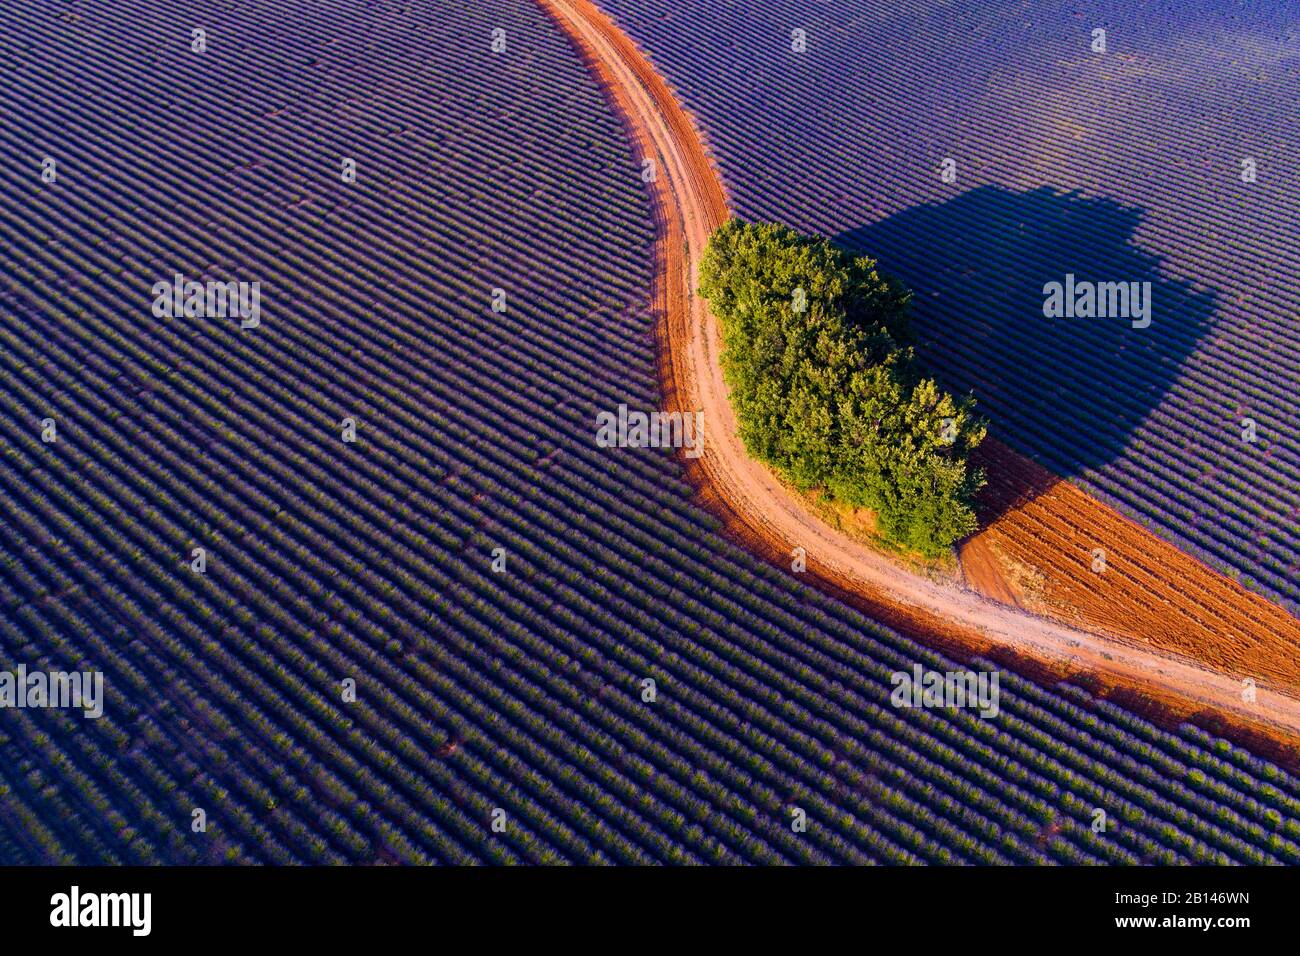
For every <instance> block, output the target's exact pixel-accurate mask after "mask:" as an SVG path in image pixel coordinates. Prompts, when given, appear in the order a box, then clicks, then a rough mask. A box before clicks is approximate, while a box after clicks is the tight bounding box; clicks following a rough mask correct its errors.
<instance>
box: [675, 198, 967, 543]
mask: <svg viewBox="0 0 1300 956" xmlns="http://www.w3.org/2000/svg"><path fill="white" fill-rule="evenodd" d="M700 294H701V295H703V296H704V297H705V298H706V299H708V300H709V304H710V306H711V307H712V309H713V313H714V315H716V316H717V317H718V321H719V322H720V323H721V328H722V341H723V352H722V365H723V373H724V375H725V377H726V380H727V384H728V386H729V387H730V388H731V400H732V404H733V407H734V409H735V412H736V418H737V421H738V422H739V427H740V437H741V439H742V440H743V441H744V443H745V447H746V449H747V450H748V451H749V453H750V454H751V455H753V456H754V457H755V458H758V459H759V460H760V461H763V462H765V463H767V464H769V465H771V466H772V467H773V468H774V469H776V471H777V472H778V473H779V474H781V475H782V477H784V478H785V479H786V480H787V481H789V482H791V483H792V484H793V485H794V486H795V487H797V488H799V489H801V490H805V491H806V490H810V489H814V488H820V489H823V490H825V491H826V492H827V493H828V494H830V495H831V496H832V497H833V498H834V499H836V500H838V501H841V502H844V503H846V504H848V505H851V506H853V507H865V508H870V509H872V510H874V511H875V512H876V515H877V528H878V530H879V532H880V534H881V535H882V536H883V537H884V538H885V539H886V540H888V541H890V542H892V543H894V544H897V545H900V546H902V547H905V548H908V549H911V550H915V551H919V552H920V553H922V554H925V555H928V556H931V557H934V556H938V555H940V554H942V553H943V552H944V551H945V550H946V549H948V548H950V547H952V545H953V544H954V542H956V541H957V540H958V539H959V538H962V537H964V536H965V535H967V534H970V533H971V532H972V531H974V530H975V528H976V520H975V512H974V508H973V504H972V502H973V498H974V495H975V492H976V491H978V490H979V488H980V487H981V486H982V485H983V483H984V476H983V474H982V473H981V472H979V471H978V470H976V469H972V468H971V467H970V465H969V456H970V451H971V449H973V448H974V447H975V446H976V445H978V444H979V443H980V441H981V440H983V438H984V433H985V426H984V423H983V422H982V421H981V420H979V419H978V418H976V416H975V413H974V404H975V403H974V399H973V398H971V397H969V396H967V397H964V398H954V397H953V396H951V395H948V394H947V393H945V392H943V391H941V390H940V389H939V388H938V386H937V385H936V384H935V383H934V381H933V380H931V379H926V378H923V377H922V376H921V375H920V373H919V372H918V371H917V368H916V360H915V356H914V353H913V343H914V336H913V332H912V328H911V322H910V319H909V315H908V301H909V299H910V294H909V293H908V292H907V291H906V290H905V289H904V288H903V287H902V286H901V285H899V284H898V283H897V282H894V281H893V280H891V279H888V278H886V277H884V276H882V275H880V273H879V272H877V271H876V264H875V262H874V261H872V260H871V259H868V258H865V257H862V256H854V255H851V254H850V253H848V252H846V251H844V250H842V249H839V248H837V247H836V246H834V245H832V244H831V243H830V242H829V241H827V240H826V239H823V238H819V237H813V236H802V235H800V234H799V233H797V232H795V231H794V230H793V229H790V228H789V227H787V226H782V225H777V224H772V223H752V224H751V223H743V222H741V221H739V220H735V219H733V220H731V221H730V222H728V223H726V224H725V225H723V226H722V227H720V228H719V229H718V230H717V231H716V232H714V234H713V235H712V236H711V237H710V239H709V244H708V246H707V247H706V249H705V250H704V254H703V256H702V259H701V263H700Z"/></svg>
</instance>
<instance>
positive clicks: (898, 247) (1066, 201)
mask: <svg viewBox="0 0 1300 956" xmlns="http://www.w3.org/2000/svg"><path fill="white" fill-rule="evenodd" d="M1142 216H1143V210H1142V209H1140V208H1137V207H1133V206H1126V205H1123V204H1121V203H1118V202H1116V201H1114V200H1111V199H1106V198H1095V197H1090V196H1084V195H1081V194H1079V193H1077V192H1060V191H1057V190H1055V189H1051V188H1048V187H1043V188H1040V189H1036V190H1032V191H1027V192H1016V191H1013V190H1009V189H1005V188H1002V187H999V186H982V187H979V188H977V189H973V190H970V191H969V192H966V193H963V194H962V195H960V196H957V197H955V198H953V199H951V200H948V201H946V202H941V203H928V204H926V205H924V206H917V207H914V208H912V209H908V210H905V211H904V212H901V213H898V214H897V215H894V216H890V217H888V218H886V219H882V220H880V221H878V222H875V223H872V224H870V225H867V226H863V227H861V228H858V229H854V230H851V231H848V232H845V233H842V234H840V235H839V236H837V237H836V239H835V241H836V242H837V243H839V244H840V245H842V246H844V247H845V248H848V249H850V250H853V251H855V252H860V253H862V254H865V255H869V256H871V257H873V258H875V259H877V260H878V261H879V266H880V269H881V270H882V271H883V272H885V273H888V274H890V275H892V276H895V277H897V278H898V279H900V280H902V281H903V282H905V283H906V284H907V285H908V287H909V288H910V289H911V290H912V293H913V299H912V306H913V309H912V314H913V321H914V325H915V328H916V332H917V336H918V340H919V341H918V344H917V353H918V355H919V357H920V359H921V363H922V365H923V366H924V368H925V369H926V371H927V372H928V373H931V374H934V375H935V376H936V377H937V378H938V379H939V380H940V382H941V383H942V384H943V385H944V386H945V387H947V388H949V389H951V390H953V391H959V392H966V391H971V392H973V393H974V394H975V398H976V400H977V402H978V409H979V411H980V413H981V414H983V415H985V416H986V417H987V418H988V419H989V423H990V432H989V433H990V436H991V437H993V438H994V439H997V440H1000V441H1002V442H1004V443H1006V444H1007V445H1009V446H1010V447H1011V448H1012V449H1013V450H1015V451H1018V452H1020V453H1021V454H1022V455H1025V456H1027V457H1029V458H1032V459H1034V460H1035V461H1037V462H1038V463H1039V464H1041V465H1043V466H1044V467H1045V468H1047V469H1049V470H1050V471H1052V472H1053V473H1055V474H1056V475H1059V476H1061V477H1072V476H1076V475H1080V474H1082V473H1084V472H1086V471H1087V470H1090V469H1096V468H1099V467H1101V466H1103V465H1106V464H1108V463H1110V462H1112V461H1114V460H1115V458H1116V457H1117V456H1118V455H1119V454H1120V453H1121V452H1123V451H1124V449H1125V448H1126V447H1127V445H1128V443H1129V441H1130V439H1131V437H1132V436H1133V435H1134V433H1135V431H1136V430H1137V429H1138V428H1139V426H1141V424H1142V423H1143V421H1145V420H1146V418H1147V416H1148V415H1149V413H1150V412H1151V411H1152V409H1154V408H1155V407H1156V406H1157V405H1158V404H1159V403H1160V402H1161V400H1162V399H1163V398H1164V396H1165V394H1166V393H1167V392H1168V391H1169V389H1170V387H1171V386H1172V385H1173V384H1174V382H1175V381H1176V380H1177V378H1178V375H1179V373H1180V369H1181V368H1182V366H1183V364H1184V362H1185V361H1186V360H1187V359H1188V358H1189V357H1190V356H1191V355H1192V353H1193V352H1194V351H1195V349H1196V347H1197V343H1198V342H1199V341H1200V339H1201V338H1202V337H1203V336H1204V335H1205V334H1206V332H1207V331H1208V330H1209V328H1210V327H1211V320H1212V317H1213V315H1214V312H1215V295H1214V293H1213V292H1212V291H1209V290H1205V289H1198V288H1195V287H1193V285H1192V284H1190V283H1188V282H1184V281H1181V280H1179V279H1176V278H1171V277H1169V276H1168V275H1166V274H1164V273H1163V272H1162V269H1161V260H1160V258H1159V257H1158V256H1155V255H1152V254H1150V253H1148V252H1146V251H1144V250H1142V249H1140V248H1138V247H1137V246H1136V245H1134V242H1133V236H1134V234H1135V232H1136V230H1137V228H1138V226H1139V225H1140V223H1141V220H1142ZM1067 275H1073V276H1074V277H1075V282H1076V284H1078V283H1082V282H1085V281H1087V282H1092V283H1103V282H1106V283H1117V282H1124V283H1134V282H1137V283H1150V287H1149V288H1150V296H1149V302H1150V325H1149V326H1147V327H1146V328H1134V327H1133V319H1132V318H1124V317H1115V316H1107V317H1092V318H1084V317H1064V316H1063V317H1059V318H1049V317H1047V316H1046V315H1045V314H1044V303H1045V300H1046V298H1047V295H1046V293H1045V291H1044V286H1045V285H1046V284H1047V283H1050V282H1057V283H1061V284H1062V285H1064V284H1065V283H1066V281H1067V279H1066V277H1067ZM1139 288H1141V287H1139ZM1138 321H1141V320H1138ZM1170 437H1171V438H1173V439H1174V440H1175V441H1177V440H1178V438H1177V436H1170ZM986 445H988V446H990V447H989V448H988V449H981V454H979V456H978V457H979V459H982V460H984V462H987V460H988V458H989V456H990V455H991V454H996V452H995V451H993V450H992V449H995V448H996V445H995V443H992V442H986ZM1019 471H1020V475H1019V477H1018V480H1017V481H1015V482H1014V484H1015V485H1017V486H1018V487H1017V489H1016V491H1015V493H1014V494H1007V492H1008V491H1009V489H1008V488H1007V487H1005V484H1006V483H1001V484H1003V485H1004V487H1002V488H1001V490H999V488H998V487H997V485H999V483H998V482H992V481H991V482H990V485H991V487H990V488H989V490H988V491H989V493H988V494H986V495H984V496H982V499H981V501H980V503H979V505H980V519H981V524H982V525H985V524H987V523H989V522H991V521H993V520H995V519H996V518H997V517H998V516H999V515H1000V514H1001V513H1002V512H1003V510H1005V509H1006V508H1009V507H1012V506H1013V505H1014V504H1016V503H1017V501H1023V500H1024V499H1025V498H1026V497H1032V496H1035V495H1037V494H1041V493H1042V492H1043V491H1044V490H1046V488H1047V487H1050V485H1051V484H1052V483H1053V482H1052V480H1051V479H1050V476H1041V475H1039V476H1037V477H1035V476H1034V475H1033V474H1031V473H1030V472H1033V471H1034V469H1029V470H1028V471H1027V470H1026V469H1024V468H1020V469H1019Z"/></svg>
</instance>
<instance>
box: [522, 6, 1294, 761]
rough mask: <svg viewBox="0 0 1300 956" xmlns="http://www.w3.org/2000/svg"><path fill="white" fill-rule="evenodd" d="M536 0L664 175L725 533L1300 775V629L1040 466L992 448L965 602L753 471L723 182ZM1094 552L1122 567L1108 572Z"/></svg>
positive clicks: (666, 285) (673, 341)
mask: <svg viewBox="0 0 1300 956" xmlns="http://www.w3.org/2000/svg"><path fill="white" fill-rule="evenodd" d="M539 2H540V3H541V5H542V6H543V7H544V8H545V9H547V10H548V11H549V12H550V13H551V14H552V15H553V16H554V18H555V19H556V21H557V22H558V23H559V25H560V26H561V28H562V29H563V30H564V31H565V32H566V33H567V34H568V35H569V37H570V38H571V39H572V41H573V42H574V44H575V46H576V47H577V49H578V50H579V52H580V53H581V55H582V56H583V58H584V59H585V61H586V62H587V63H588V65H589V66H590V67H591V69H592V70H593V72H594V73H595V74H596V75H597V76H598V77H599V79H600V80H601V82H602V83H603V85H604V87H605V90H606V93H607V95H608V96H609V97H610V99H611V101H612V102H613V104H614V106H615V108H616V109H617V110H618V112H619V114H620V115H621V116H622V117H623V119H624V122H625V124H626V125H627V128H628V131H629V134H630V135H631V136H632V138H633V140H634V142H635V143H636V145H637V148H638V150H639V152H640V154H641V156H642V157H644V158H650V159H653V160H654V162H655V168H656V172H657V176H656V179H655V181H654V182H653V183H652V186H653V192H654V215H655V219H656V222H657V225H658V241H657V259H658V261H657V269H656V284H655V290H654V295H655V307H656V309H657V312H658V316H659V335H660V339H661V341H660V346H661V347H660V362H661V373H662V380H663V387H664V393H665V404H666V405H667V407H668V408H669V409H674V410H683V411H696V410H700V409H703V411H704V418H705V424H706V428H705V436H706V439H707V441H706V445H705V453H704V455H703V456H702V457H700V458H698V459H686V458H683V459H682V460H683V462H684V464H685V466H686V469H687V474H688V477H689V478H690V480H691V481H692V483H693V485H694V486H695V487H696V489H697V490H698V492H699V495H700V499H701V502H702V503H703V504H704V505H705V506H706V507H708V508H709V509H710V510H711V511H713V512H714V513H715V514H717V515H718V516H719V517H721V518H722V519H723V521H724V522H725V524H726V528H727V532H728V533H729V535H731V536H732V537H733V538H734V539H735V540H737V541H739V542H741V543H742V544H744V545H745V546H746V547H748V548H749V549H750V550H753V551H755V552H757V553H758V554H760V555H762V556H763V557H765V558H767V559H768V560H771V561H773V562H774V563H775V564H777V565H778V566H780V567H783V568H785V569H787V570H788V569H789V568H790V561H791V551H792V549H793V548H795V547H802V548H804V549H805V550H806V552H807V556H808V571H807V572H806V574H805V575H803V576H804V577H807V578H809V579H811V582H810V583H814V584H816V585H817V586H818V587H820V588H821V589H823V590H824V591H827V592H828V593H831V594H833V595H835V596H836V597H839V598H841V599H844V600H846V601H848V602H849V603H851V604H853V605H855V606H857V607H859V608H861V609H862V610H864V611H865V612H867V613H868V614H869V615H870V616H872V617H873V618H875V619H877V620H880V621H881V622H883V623H885V624H887V625H889V626H891V627H894V628H895V629H897V630H899V631H901V632H903V633H905V634H908V635H909V636H912V637H914V638H916V639H918V640H920V641H922V642H924V643H927V644H929V645H931V646H939V647H942V648H943V649H944V650H946V651H948V652H950V653H952V654H954V655H956V656H958V657H968V656H971V655H976V654H978V655H983V656H986V657H989V658H992V659H994V660H996V661H998V662H999V663H1002V664H1004V665H1006V666H1009V667H1011V668H1013V669H1015V670H1016V671H1018V672H1020V673H1026V674H1028V675H1029V676H1032V677H1035V678H1037V679H1039V680H1048V681H1050V680H1059V679H1066V678H1068V679H1070V680H1072V681H1073V682H1075V683H1079V684H1083V685H1085V686H1088V687H1089V688H1090V689H1091V690H1093V691H1094V692H1097V693H1100V694H1104V695H1107V696H1109V697H1111V698H1112V699H1116V700H1117V701H1119V702H1121V703H1123V704H1124V705H1125V706H1128V707H1132V708H1136V709H1138V710H1141V711H1142V712H1144V713H1146V714H1148V715H1150V716H1152V717H1155V718H1157V719H1159V720H1161V721H1162V722H1166V723H1167V722H1169V721H1174V720H1188V719H1190V720H1193V721H1194V722H1196V723H1198V724H1200V725H1201V726H1204V727H1206V728H1207V729H1209V730H1211V731H1213V732H1216V733H1221V734H1225V735H1227V736H1230V737H1233V738H1234V739H1237V740H1239V741H1242V742H1245V743H1248V744H1250V745H1251V746H1252V747H1254V748H1255V749H1256V750H1260V751H1262V752H1265V753H1266V754H1267V755H1268V756H1271V757H1273V758H1275V759H1278V760H1281V761H1282V762H1284V763H1287V764H1289V765H1291V766H1296V765H1297V763H1300V700H1297V699H1296V697H1295V696H1293V695H1294V693H1295V692H1296V690H1297V689H1300V654H1297V653H1295V652H1296V650H1297V649H1300V621H1297V620H1296V619H1295V618H1293V617H1291V616H1290V615H1289V614H1287V613H1286V612H1285V611H1282V610H1281V609H1280V608H1278V607H1276V606H1274V605H1272V604H1271V603H1269V602H1267V601H1265V600H1263V599H1262V598H1259V597H1258V596H1256V595H1253V594H1251V593H1250V592H1247V591H1245V590H1244V589H1243V588H1241V587H1239V586H1238V585H1236V584H1235V583H1233V582H1232V581H1229V580H1228V579H1227V578H1225V577H1223V576H1222V575H1219V574H1217V573H1215V572H1213V571H1211V570H1210V569H1209V568H1207V567H1205V566H1204V565H1203V564H1201V563H1199V562H1197V561H1196V560H1194V559H1193V558H1190V557H1188V556H1187V555H1185V554H1183V553H1182V552H1180V551H1178V550H1177V549H1176V548H1174V547H1173V546H1172V545H1170V544H1168V543H1167V542H1165V541H1163V540H1161V539H1160V538H1158V537H1156V536H1155V535H1154V534H1151V533H1150V532H1148V531H1145V530H1144V529H1142V528H1141V527H1140V526H1138V525H1136V524H1134V523H1133V522H1131V521H1129V520H1128V519H1126V518H1124V517H1123V516H1121V515H1119V514H1118V513H1116V512H1115V511H1113V510H1112V509H1110V508H1108V507H1106V506H1105V505H1103V504H1101V503H1100V502H1098V501H1096V500H1095V499H1093V498H1091V497H1089V496H1088V495H1086V494H1084V493H1083V492H1081V491H1079V490H1078V489H1076V488H1074V487H1073V486H1072V485H1069V484H1068V483H1065V482H1061V481H1059V479H1056V478H1055V477H1054V476H1052V475H1050V474H1049V473H1047V472H1045V471H1043V470H1042V469H1041V468H1038V466H1036V465H1034V464H1033V463H1031V462H1028V461H1026V460H1025V459H1023V458H1020V457H1019V456H1016V455H1015V454H1013V453H1012V452H1010V451H1009V450H1007V449H1005V448H1003V447H1001V446H998V445H996V444H995V443H990V444H989V446H988V448H987V449H986V450H984V464H985V465H986V467H988V468H989V471H990V479H991V480H990V488H989V490H988V496H989V499H990V501H992V503H993V504H994V505H996V506H997V507H996V510H997V511H998V512H999V516H998V517H997V518H996V519H995V520H994V521H993V522H992V523H991V524H990V526H989V527H988V528H986V529H984V530H983V531H981V533H980V534H979V535H977V536H975V538H973V539H972V540H971V541H970V542H968V543H967V544H966V546H965V549H964V550H965V554H966V558H967V561H966V568H965V571H966V576H967V580H968V582H969V584H970V587H968V588H961V587H957V586H954V585H952V584H945V583H942V582H938V581H933V580H930V579H927V578H925V577H922V576H920V575H917V574H913V573H911V572H909V571H907V570H905V569H903V568H901V567H900V566H899V565H898V564H897V563H896V562H894V561H892V560H890V559H889V558H887V557H885V556H883V555H881V554H878V553H876V552H875V551H873V550H871V549H870V548H868V547H865V546H864V545H861V544H859V543H857V542H855V541H853V540H851V539H849V538H848V537H846V536H845V535H843V534H841V533H839V532H837V531H835V530H834V529H832V528H830V527H829V526H828V525H826V524H825V523H824V522H822V521H821V520H820V519H819V518H817V517H816V516H815V515H813V514H811V513H810V511H809V509H808V508H807V507H805V506H804V505H803V504H802V503H801V502H800V501H799V500H798V498H797V497H796V496H795V495H793V494H791V493H790V492H789V491H788V490H787V489H786V488H784V487H783V486H782V485H781V484H780V483H779V482H778V481H777V480H776V479H775V478H774V477H773V476H772V475H771V473H770V472H769V471H768V470H767V469H766V468H764V467H763V466H762V465H761V464H759V463H758V462H756V461H754V460H752V459H751V458H750V457H749V456H748V454H747V453H746V452H745V449H744V446H743V445H742V443H741V441H740V439H739V437H738V436H737V431H736V421H735V416H734V414H733V412H732V410H731V404H730V402H729V400H728V394H727V388H726V384H725V383H724V381H723V379H722V368H721V365H720V363H719V361H718V353H719V348H720V341H719V339H720V336H719V333H718V329H717V323H716V322H715V321H714V320H713V318H712V316H711V315H710V314H709V312H708V310H707V307H706V304H705V303H704V302H703V301H702V300H701V299H700V298H699V297H698V296H697V295H696V294H695V289H696V286H697V270H698V261H699V255H700V252H701V250H702V249H703V248H704V245H705V242H706V240H707V239H708V236H709V234H710V233H711V232H712V230H713V229H715V228H716V227H717V226H718V225H720V224H721V223H722V222H724V221H725V220H726V219H727V218H728V217H729V216H730V211H729V208H728V205H727V200H726V195H725V192H724V190H723V187H722V181H721V178H720V177H719V175H718V173H717V170H716V169H715V167H714V166H713V164H712V162H711V161H710V159H709V155H708V151H707V149H706V147H705V144H704V142H703V140H702V139H701V137H700V134H699V132H698V131H697V129H696V127H695V125H694V123H693V122H692V120H691V119H690V117H689V116H688V115H687V114H686V113H685V111H684V110H683V109H682V107H681V105H680V104H679V103H678V101H677V98H676V97H675V96H674V95H673V93H672V91H671V90H670V89H669V87H668V86H667V84H666V83H665V81H664V80H663V78H662V77H661V76H660V75H659V73H658V72H657V71H656V70H655V69H654V67H653V66H652V65H651V64H650V62H649V61H648V60H647V59H646V57H645V56H644V55H643V54H642V53H641V51H640V50H639V49H638V48H637V47H636V45H635V44H634V43H633V42H632V41H631V40H630V39H629V38H628V37H627V36H626V35H625V34H624V33H623V32H622V31H621V30H619V29H618V27H617V26H615V25H614V24H613V23H612V22H611V21H610V19H609V18H608V17H607V16H606V15H605V14H604V13H602V12H601V11H600V10H598V9H597V8H596V7H595V6H594V5H593V4H592V3H590V2H589V0H539ZM1098 547H1101V548H1104V549H1105V550H1106V552H1107V567H1106V570H1105V571H1104V572H1103V573H1100V574H1098V573H1096V572H1094V571H1093V570H1092V565H1091V562H1092V560H1093V551H1094V549H1095V548H1098ZM981 590H982V591H984V592H985V593H984V594H981V593H979V591H981ZM1014 604H1019V605H1022V606H1023V607H1024V608H1033V609H1035V610H1036V611H1039V612H1040V613H1041V614H1043V615H1047V616H1038V615H1035V614H1030V613H1028V612H1027V611H1025V610H1022V609H1020V608H1018V607H1015V606H1012V605H1014ZM1049 617H1050V618H1051V619H1049ZM1243 678H1252V679H1254V680H1255V681H1256V682H1257V684H1258V689H1257V691H1256V697H1255V700H1253V701H1250V700H1243V696H1244V695H1243V693H1242V690H1243V685H1242V680H1243Z"/></svg>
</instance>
